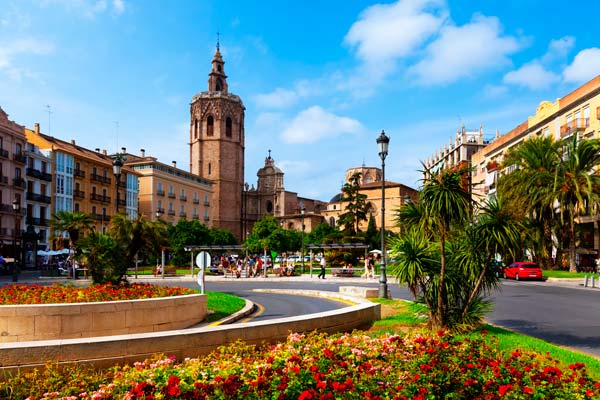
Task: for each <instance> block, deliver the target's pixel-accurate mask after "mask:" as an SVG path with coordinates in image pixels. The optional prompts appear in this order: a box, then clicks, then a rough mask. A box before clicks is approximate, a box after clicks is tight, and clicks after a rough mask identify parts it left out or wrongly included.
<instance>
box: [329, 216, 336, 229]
mask: <svg viewBox="0 0 600 400" xmlns="http://www.w3.org/2000/svg"><path fill="white" fill-rule="evenodd" d="M329 225H330V226H333V227H335V218H333V217H329Z"/></svg>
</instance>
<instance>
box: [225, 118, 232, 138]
mask: <svg viewBox="0 0 600 400" xmlns="http://www.w3.org/2000/svg"><path fill="white" fill-rule="evenodd" d="M231 130H232V122H231V118H229V117H227V119H226V120H225V135H226V136H227V137H231Z"/></svg>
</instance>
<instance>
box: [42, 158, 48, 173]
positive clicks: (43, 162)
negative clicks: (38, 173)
mask: <svg viewBox="0 0 600 400" xmlns="http://www.w3.org/2000/svg"><path fill="white" fill-rule="evenodd" d="M42 172H43V173H44V174H45V173H47V172H48V164H47V163H46V161H42Z"/></svg>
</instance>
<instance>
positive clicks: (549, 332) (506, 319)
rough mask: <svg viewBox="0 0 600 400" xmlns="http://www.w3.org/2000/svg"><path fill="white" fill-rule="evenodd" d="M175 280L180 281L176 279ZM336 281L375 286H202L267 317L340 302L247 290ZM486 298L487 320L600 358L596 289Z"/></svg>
mask: <svg viewBox="0 0 600 400" xmlns="http://www.w3.org/2000/svg"><path fill="white" fill-rule="evenodd" d="M165 283H168V282H165ZM174 283H175V282H174V281H173V284H174ZM178 284H183V282H182V281H179V282H178ZM187 285H189V286H190V287H196V288H197V286H195V283H192V282H191V281H187V282H186V286H187ZM342 285H352V286H368V287H377V286H378V283H377V282H376V281H370V282H369V283H366V282H364V281H355V280H352V281H350V280H346V281H344V280H343V279H336V280H333V279H332V280H327V281H325V282H323V281H320V280H316V279H310V280H298V281H281V280H277V279H276V278H275V279H266V280H264V279H250V280H247V279H244V280H228V281H207V282H206V289H207V290H211V291H222V292H228V293H232V294H235V295H237V296H240V297H244V298H248V299H249V300H251V301H256V302H257V303H259V304H261V305H262V306H264V307H265V310H264V312H263V314H262V315H260V316H257V317H260V318H261V319H267V318H279V317H283V316H292V315H302V314H307V313H313V312H318V311H326V310H331V309H335V308H340V307H344V306H345V304H343V303H340V302H336V301H331V300H327V299H317V298H313V297H305V296H302V297H298V296H288V295H275V294H267V293H259V292H252V291H251V290H252V289H255V288H269V289H273V288H277V289H285V288H287V289H310V290H323V291H334V292H337V291H338V290H339V289H338V288H339V286H342ZM388 286H389V289H390V290H391V293H392V297H394V298H401V299H406V300H412V296H411V294H410V293H409V292H408V290H407V289H406V288H404V287H403V288H400V287H399V286H398V285H397V284H394V283H391V282H390V283H389V284H388ZM492 301H493V302H494V305H495V306H494V309H493V311H492V312H491V313H490V314H488V316H487V320H488V321H489V322H490V323H492V324H494V325H499V326H502V327H505V328H508V329H511V330H514V331H517V332H520V333H524V334H526V335H530V336H533V337H537V338H540V339H543V340H546V341H549V342H552V343H556V344H559V345H562V346H566V347H570V348H573V349H576V350H579V351H582V352H585V353H588V354H592V355H594V356H596V357H600V289H586V288H581V287H565V286H560V285H557V284H552V283H550V282H522V281H521V282H515V281H504V280H503V281H502V288H501V290H500V291H498V292H496V293H495V294H494V295H493V296H492Z"/></svg>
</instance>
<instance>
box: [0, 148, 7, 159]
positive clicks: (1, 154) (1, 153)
mask: <svg viewBox="0 0 600 400" xmlns="http://www.w3.org/2000/svg"><path fill="white" fill-rule="evenodd" d="M0 157H2V158H6V159H7V160H8V150H4V149H0Z"/></svg>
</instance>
